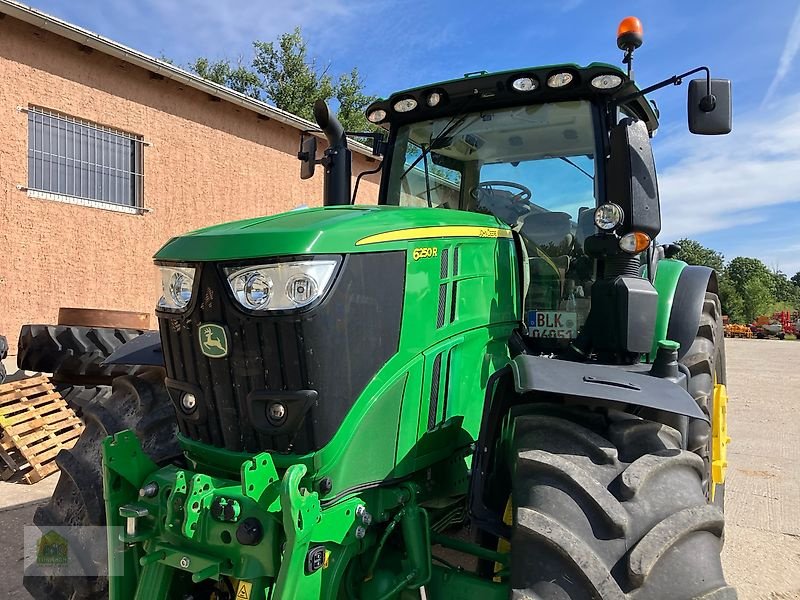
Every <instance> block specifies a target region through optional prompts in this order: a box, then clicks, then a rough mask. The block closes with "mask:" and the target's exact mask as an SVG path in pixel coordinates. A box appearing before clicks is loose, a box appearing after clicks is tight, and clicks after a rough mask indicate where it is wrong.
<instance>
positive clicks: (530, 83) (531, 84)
mask: <svg viewBox="0 0 800 600" xmlns="http://www.w3.org/2000/svg"><path fill="white" fill-rule="evenodd" d="M538 85H539V83H538V82H537V81H536V80H535V79H534V78H533V77H517V78H516V79H515V80H514V81H512V82H511V87H512V88H514V89H515V90H517V91H518V92H532V91H533V90H535V89H536V88H537V86H538Z"/></svg>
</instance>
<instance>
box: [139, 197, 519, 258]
mask: <svg viewBox="0 0 800 600" xmlns="http://www.w3.org/2000/svg"><path fill="white" fill-rule="evenodd" d="M441 237H448V238H452V237H495V238H496V237H511V231H510V229H509V228H508V226H506V225H505V224H503V223H501V222H500V221H498V220H497V219H495V218H494V217H492V216H489V215H482V214H477V213H470V212H466V211H456V210H431V209H430V208H404V207H397V206H330V207H325V208H308V209H302V210H294V211H291V212H286V213H281V214H277V215H272V216H268V217H258V218H255V219H246V220H243V221H234V222H232V223H225V224H222V225H214V226H212V227H206V228H205V229H198V230H197V231H193V232H190V233H187V234H185V235H182V236H179V237H174V238H172V239H171V240H170V241H168V242H167V243H166V244H165V245H164V246H163V247H162V248H161V249H160V250H159V251H158V252H157V253H156V255H155V257H154V258H155V260H157V261H193V262H196V261H224V260H238V259H248V258H262V257H268V256H288V255H302V254H341V253H355V252H375V251H376V250H380V251H386V250H399V249H404V248H405V247H406V245H407V242H408V241H409V240H423V239H434V238H441Z"/></svg>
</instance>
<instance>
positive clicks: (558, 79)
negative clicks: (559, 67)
mask: <svg viewBox="0 0 800 600" xmlns="http://www.w3.org/2000/svg"><path fill="white" fill-rule="evenodd" d="M573 79H574V76H573V75H572V73H553V74H552V75H550V77H548V78H547V87H551V88H561V87H564V86H567V85H569V84H570V83H572V80H573Z"/></svg>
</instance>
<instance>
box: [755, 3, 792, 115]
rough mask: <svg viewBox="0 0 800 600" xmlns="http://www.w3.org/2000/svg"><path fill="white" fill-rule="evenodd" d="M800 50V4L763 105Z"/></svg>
mask: <svg viewBox="0 0 800 600" xmlns="http://www.w3.org/2000/svg"><path fill="white" fill-rule="evenodd" d="M798 52H800V6H798V7H797V13H796V14H795V15H794V21H792V26H791V27H790V28H789V35H787V36H786V43H785V44H784V46H783V52H782V53H781V58H780V60H779V61H778V68H777V70H776V71H775V77H774V78H773V79H772V83H770V85H769V88H768V89H767V93H766V95H765V96H764V101H763V102H762V106H764V105H766V104H767V103H768V102H769V101H770V100H771V99H772V96H773V95H774V94H775V90H776V89H777V88H778V85H780V83H781V81H783V79H784V78H785V77H786V76H787V75H788V74H789V70H790V69H791V68H792V64H793V63H794V59H795V57H796V56H797V54H798Z"/></svg>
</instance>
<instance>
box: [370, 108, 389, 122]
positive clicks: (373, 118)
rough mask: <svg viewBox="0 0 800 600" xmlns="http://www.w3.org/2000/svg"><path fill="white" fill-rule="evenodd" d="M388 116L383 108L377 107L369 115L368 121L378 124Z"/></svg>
mask: <svg viewBox="0 0 800 600" xmlns="http://www.w3.org/2000/svg"><path fill="white" fill-rule="evenodd" d="M385 118H386V111H385V110H383V109H382V108H376V109H375V110H373V111H372V112H371V113H369V114H368V115H367V121H369V122H370V123H375V124H378V123H380V122H381V121H383V120H384V119H385Z"/></svg>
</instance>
